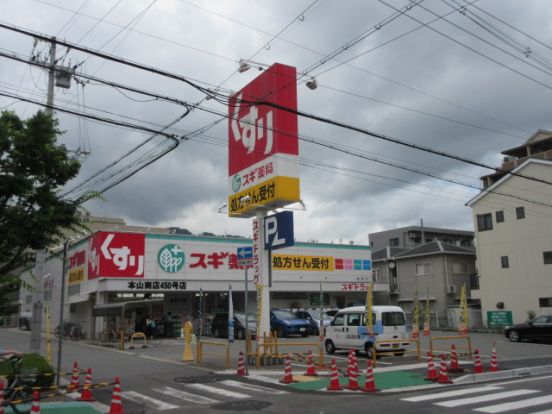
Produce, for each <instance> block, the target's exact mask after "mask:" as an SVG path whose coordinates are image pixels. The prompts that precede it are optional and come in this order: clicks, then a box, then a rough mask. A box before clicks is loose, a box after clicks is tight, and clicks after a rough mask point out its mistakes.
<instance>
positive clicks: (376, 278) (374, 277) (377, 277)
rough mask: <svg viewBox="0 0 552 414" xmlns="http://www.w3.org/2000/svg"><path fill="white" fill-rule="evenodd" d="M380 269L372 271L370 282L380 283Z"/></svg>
mask: <svg viewBox="0 0 552 414" xmlns="http://www.w3.org/2000/svg"><path fill="white" fill-rule="evenodd" d="M380 273H381V272H380V269H372V280H373V281H374V282H379V281H380Z"/></svg>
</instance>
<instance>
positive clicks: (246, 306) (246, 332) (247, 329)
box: [244, 266, 249, 370]
mask: <svg viewBox="0 0 552 414" xmlns="http://www.w3.org/2000/svg"><path fill="white" fill-rule="evenodd" d="M247 267H248V266H245V281H244V282H245V303H244V307H245V341H244V342H245V369H246V370H247V360H248V359H249V356H248V355H247V343H248V341H249V308H248V306H249V302H248V295H249V289H248V285H249V281H248V280H247Z"/></svg>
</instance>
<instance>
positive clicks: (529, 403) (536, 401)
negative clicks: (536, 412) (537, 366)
mask: <svg viewBox="0 0 552 414" xmlns="http://www.w3.org/2000/svg"><path fill="white" fill-rule="evenodd" d="M549 402H552V395H546V396H544V397H536V398H529V399H527V400H521V401H514V402H510V403H504V404H496V405H490V406H488V407H481V408H477V409H475V411H481V412H482V413H502V412H504V411H510V410H516V409H518V408H525V407H534V406H535V405H541V404H546V403H549Z"/></svg>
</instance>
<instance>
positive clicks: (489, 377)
mask: <svg viewBox="0 0 552 414" xmlns="http://www.w3.org/2000/svg"><path fill="white" fill-rule="evenodd" d="M550 373H552V365H543V366H539V367H527V368H515V369H510V370H506V371H497V372H485V373H483V374H468V375H464V376H462V377H459V378H456V379H455V380H454V384H459V385H461V384H472V383H478V382H487V381H497V380H502V379H508V378H519V377H528V376H530V375H543V374H550Z"/></svg>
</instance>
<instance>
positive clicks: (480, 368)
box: [473, 349, 483, 374]
mask: <svg viewBox="0 0 552 414" xmlns="http://www.w3.org/2000/svg"><path fill="white" fill-rule="evenodd" d="M474 354H475V364H474V367H473V372H474V373H476V374H482V373H483V365H481V358H480V357H479V349H476V350H475V352H474Z"/></svg>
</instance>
